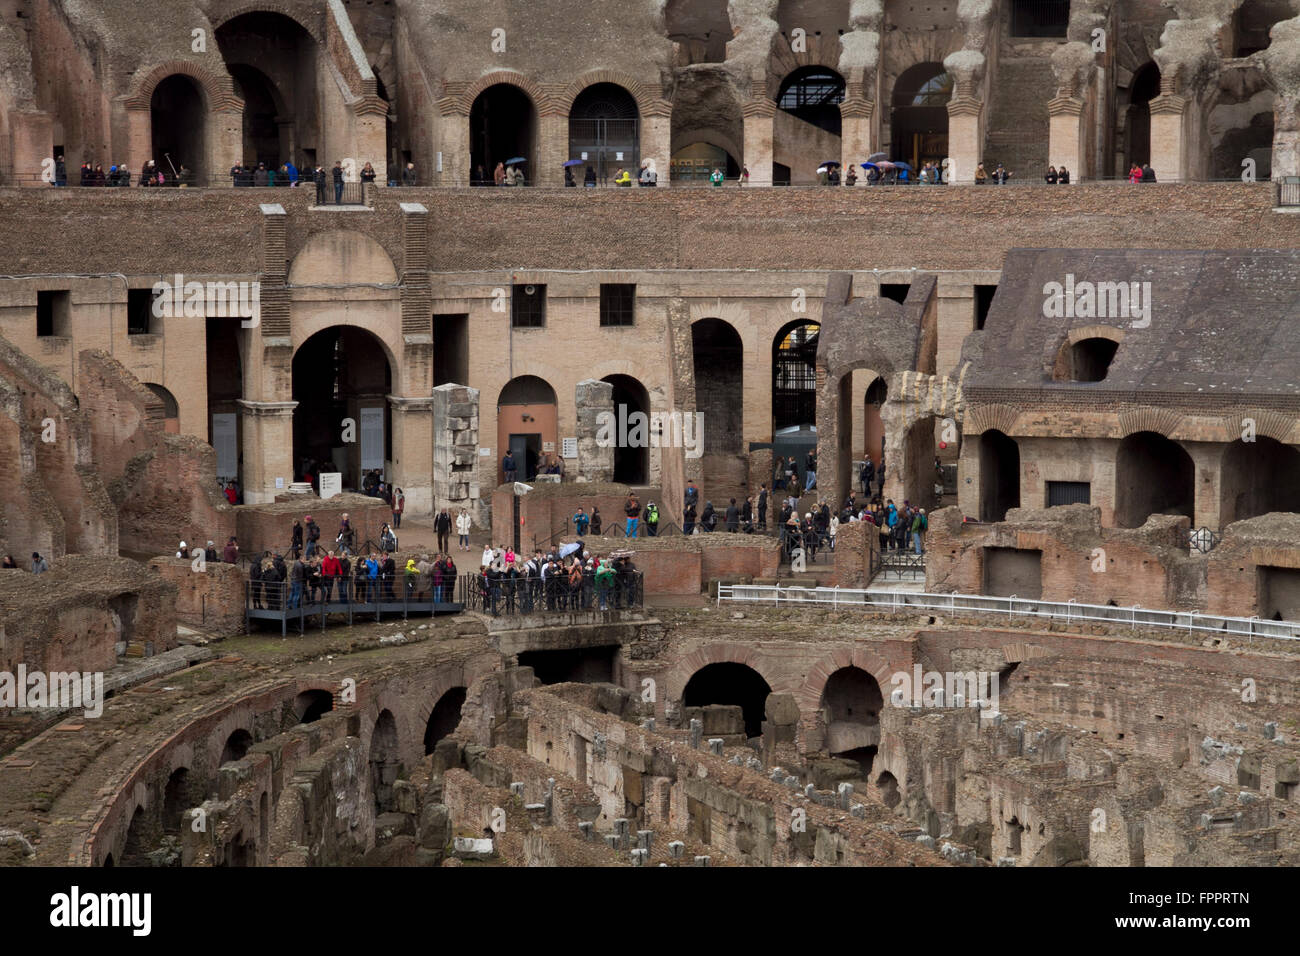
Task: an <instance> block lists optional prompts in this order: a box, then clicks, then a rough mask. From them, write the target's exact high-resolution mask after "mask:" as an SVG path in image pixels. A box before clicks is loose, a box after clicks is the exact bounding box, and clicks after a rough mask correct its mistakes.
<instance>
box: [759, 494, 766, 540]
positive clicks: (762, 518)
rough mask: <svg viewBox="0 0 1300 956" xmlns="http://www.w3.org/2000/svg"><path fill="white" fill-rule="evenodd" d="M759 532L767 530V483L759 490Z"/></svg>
mask: <svg viewBox="0 0 1300 956" xmlns="http://www.w3.org/2000/svg"><path fill="white" fill-rule="evenodd" d="M758 530H759V531H766V530H767V482H763V484H761V485H760V486H759V489H758Z"/></svg>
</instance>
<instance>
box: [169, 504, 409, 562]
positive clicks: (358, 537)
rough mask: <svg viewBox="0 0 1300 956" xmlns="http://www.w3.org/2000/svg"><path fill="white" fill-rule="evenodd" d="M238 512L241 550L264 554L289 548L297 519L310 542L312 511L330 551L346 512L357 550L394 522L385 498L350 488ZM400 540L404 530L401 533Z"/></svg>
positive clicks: (322, 542)
mask: <svg viewBox="0 0 1300 956" xmlns="http://www.w3.org/2000/svg"><path fill="white" fill-rule="evenodd" d="M233 510H234V513H235V521H236V529H235V534H236V535H237V536H238V538H239V551H240V554H260V553H261V552H263V551H270V552H271V553H272V554H277V553H279V554H284V555H287V554H288V552H289V544H290V542H291V541H292V540H293V523H294V521H298V522H299V523H300V524H302V525H303V544H304V546H305V545H306V540H307V530H306V522H305V521H303V519H304V518H305V517H306V516H307V515H311V516H312V518H313V519H314V520H315V522H316V524H317V525H319V526H320V542H319V543H320V546H321V547H322V548H324V549H325V550H326V551H333V550H335V549H336V548H337V547H338V545H337V544H336V543H335V541H336V539H337V538H338V533H339V522H340V521H341V520H342V517H343V515H344V514H347V516H348V523H349V524H351V526H352V530H353V532H354V536H355V546H354V551H355V550H359V549H360V548H361V547H362V545H363V544H364V543H365V542H366V541H367V540H370V541H373V542H374V543H375V544H376V546H377V545H378V543H379V535H380V532H381V530H382V529H383V526H384V525H385V524H389V525H391V524H392V523H393V512H392V509H391V508H389V507H388V505H387V504H385V503H384V499H382V498H372V497H370V496H369V495H362V494H352V493H350V492H348V493H344V494H341V495H335V496H334V497H332V498H326V499H321V498H320V497H318V496H317V495H315V494H292V493H289V494H281V495H278V496H277V497H276V499H275V501H274V502H271V503H270V504H264V505H240V506H239V507H237V508H235V509H233ZM207 540H208V539H207V538H203V539H201V540H198V541H197V542H196V541H195V539H186V541H187V543H188V544H189V545H190V546H191V547H193V546H194V545H195V544H196V543H197V544H200V545H202V544H204V543H205V542H206V541H207ZM213 540H214V541H215V542H216V548H217V553H218V554H220V553H221V549H222V547H223V546H224V545H225V541H224V540H219V539H213ZM398 543H399V544H400V543H401V534H400V532H399V533H398Z"/></svg>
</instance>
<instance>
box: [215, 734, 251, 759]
mask: <svg viewBox="0 0 1300 956" xmlns="http://www.w3.org/2000/svg"><path fill="white" fill-rule="evenodd" d="M251 746H253V735H252V734H250V733H249V732H248V731H247V730H244V729H243V728H242V727H241V728H239V729H238V730H236V731H234V732H232V733H231V735H230V736H229V737H227V738H226V745H225V746H224V747H222V748H221V760H220V762H219V763H218V764H217V766H219V767H220V766H222V765H224V764H228V763H230V762H231V761H232V760H243V759H244V755H245V754H247V753H248V748H249V747H251Z"/></svg>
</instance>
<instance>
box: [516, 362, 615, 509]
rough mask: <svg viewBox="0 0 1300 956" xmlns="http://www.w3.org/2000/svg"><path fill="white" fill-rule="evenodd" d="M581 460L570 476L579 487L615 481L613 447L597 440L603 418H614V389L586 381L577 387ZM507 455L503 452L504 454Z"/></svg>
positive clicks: (596, 382) (608, 384) (608, 385)
mask: <svg viewBox="0 0 1300 956" xmlns="http://www.w3.org/2000/svg"><path fill="white" fill-rule="evenodd" d="M574 401H575V403H576V405H577V407H578V459H577V466H576V467H575V468H574V469H573V474H572V475H571V476H570V477H571V478H572V480H573V481H575V482H578V483H579V484H584V483H594V484H608V483H610V482H612V481H613V480H614V446H613V444H610V443H608V442H606V443H602V442H601V441H599V440H598V436H599V433H600V426H601V421H602V416H603V415H615V414H616V410H615V408H614V386H613V385H611V384H610V383H609V382H601V381H598V380H596V379H586V380H584V381H581V382H579V383H578V385H577V388H576V389H575V394H574ZM502 454H503V455H504V452H502Z"/></svg>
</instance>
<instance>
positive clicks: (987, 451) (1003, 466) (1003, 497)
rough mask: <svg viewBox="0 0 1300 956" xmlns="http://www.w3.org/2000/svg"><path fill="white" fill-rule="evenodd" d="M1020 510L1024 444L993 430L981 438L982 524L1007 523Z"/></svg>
mask: <svg viewBox="0 0 1300 956" xmlns="http://www.w3.org/2000/svg"><path fill="white" fill-rule="evenodd" d="M1019 507H1020V445H1019V444H1018V443H1017V442H1016V440H1015V439H1014V438H1011V437H1010V436H1009V435H1007V434H1005V433H1004V432H1000V431H998V430H997V429H996V428H991V429H989V430H988V431H986V432H984V433H983V434H981V435H980V521H1005V520H1006V517H1007V512H1008V511H1009V510H1010V509H1012V508H1019Z"/></svg>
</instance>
